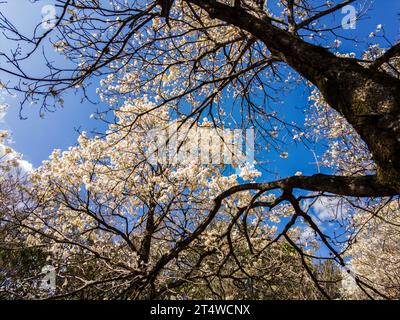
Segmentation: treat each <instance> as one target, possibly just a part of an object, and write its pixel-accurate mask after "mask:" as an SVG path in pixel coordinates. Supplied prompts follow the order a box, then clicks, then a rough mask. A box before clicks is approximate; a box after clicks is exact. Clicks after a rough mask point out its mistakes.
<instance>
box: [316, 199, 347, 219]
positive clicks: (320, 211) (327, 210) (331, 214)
mask: <svg viewBox="0 0 400 320" xmlns="http://www.w3.org/2000/svg"><path fill="white" fill-rule="evenodd" d="M312 209H313V211H314V213H315V214H316V216H317V217H318V219H320V220H321V221H329V220H336V219H343V218H344V217H345V216H344V215H345V212H344V211H343V204H342V199H341V198H338V197H320V198H318V200H317V201H315V203H314V204H313V206H312Z"/></svg>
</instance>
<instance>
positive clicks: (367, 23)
mask: <svg viewBox="0 0 400 320" xmlns="http://www.w3.org/2000/svg"><path fill="white" fill-rule="evenodd" d="M53 3H54V1H39V2H38V3H37V4H32V3H31V2H30V1H29V0H10V1H8V3H0V11H1V12H2V13H3V14H4V15H5V16H6V17H8V18H10V19H11V20H12V21H13V22H14V23H15V25H16V26H18V27H19V28H21V29H22V30H24V31H25V32H26V33H28V34H30V33H32V28H33V26H34V25H36V24H37V23H38V22H40V20H41V8H42V7H43V6H44V5H46V4H53ZM399 13H400V1H399V0H380V1H374V3H373V4H372V6H371V9H370V11H369V13H368V15H367V16H368V18H365V19H364V20H362V21H360V22H359V23H358V25H357V29H356V30H349V31H346V32H347V33H348V35H354V34H355V35H357V37H358V38H359V40H360V41H361V43H360V44H359V45H358V47H354V44H353V43H346V42H344V43H343V46H342V47H341V48H340V51H341V52H360V51H362V49H363V48H365V45H366V43H367V42H368V41H371V39H369V38H368V35H369V34H370V32H372V31H374V30H375V28H376V26H377V25H378V24H383V26H384V27H385V32H386V35H387V37H388V38H389V39H390V40H391V41H396V40H398V38H399V33H400V32H399V30H400V28H399V21H400V16H399V15H398V14H399ZM344 34H345V35H347V34H346V33H344ZM11 47H12V44H11V43H10V42H9V41H7V40H6V39H4V37H3V36H1V35H0V48H1V50H5V49H8V48H11ZM54 59H60V61H62V60H61V59H62V58H61V57H57V55H54ZM42 65H43V61H42V60H41V57H40V56H37V57H34V59H33V60H31V61H30V64H29V65H28V66H27V68H28V71H30V72H31V73H36V74H38V73H39V74H40V72H42V71H43V69H41V68H42V67H41V66H42ZM0 80H2V81H5V80H7V79H6V77H5V76H4V75H3V74H1V73H0ZM96 82H97V80H95V81H93V85H92V93H91V95H92V97H93V98H95V93H94V91H95V88H96V87H97V86H98V83H96ZM63 98H64V100H65V104H64V108H63V109H59V110H57V111H56V112H53V113H50V112H47V113H46V114H45V117H44V118H43V119H42V118H41V117H40V116H39V109H38V106H36V105H31V106H29V105H28V106H25V107H24V109H23V115H24V116H25V117H27V119H26V120H20V118H19V102H20V99H19V97H18V96H16V97H11V96H4V97H3V99H4V100H5V102H6V103H7V104H8V105H9V109H8V112H7V114H6V116H5V118H4V119H3V120H0V129H7V130H10V131H11V132H12V138H13V140H14V143H13V145H12V147H13V148H14V149H16V150H17V151H18V152H20V153H22V154H23V155H24V159H25V160H27V161H29V162H31V163H32V164H33V165H34V166H38V165H40V163H41V162H42V160H44V159H47V158H48V156H49V154H50V153H51V152H52V150H53V149H55V148H58V149H67V148H68V147H69V146H71V145H74V144H75V143H76V138H77V135H78V134H77V132H76V130H77V129H81V130H85V131H90V130H92V129H94V128H104V125H103V124H102V123H100V122H98V121H96V120H91V119H89V116H90V114H92V113H93V112H95V110H96V108H97V107H98V106H95V105H93V104H90V103H88V102H84V103H82V102H81V97H80V95H79V94H78V95H75V94H74V93H73V92H70V93H69V94H68V95H64V97H63ZM306 103H307V95H306V93H305V92H304V90H303V88H298V89H297V90H295V91H294V92H292V93H291V94H289V95H288V96H287V97H286V98H285V102H284V104H283V105H282V107H281V110H283V111H284V113H286V118H287V119H290V120H295V121H297V122H298V123H300V124H301V123H302V122H303V119H304V115H303V112H302V110H303V109H304V106H305V105H306ZM287 151H289V157H288V158H287V159H284V160H283V159H280V158H279V156H277V155H275V156H271V159H270V160H271V161H272V162H271V164H270V165H271V169H272V170H273V171H279V172H280V174H279V175H280V176H288V175H293V174H294V173H295V172H296V171H302V172H303V174H312V173H315V172H316V171H317V169H316V165H315V164H313V162H315V159H314V156H313V154H312V152H311V151H309V150H306V149H305V148H304V147H302V146H301V144H299V145H297V146H296V145H294V144H293V145H291V146H288V150H287ZM321 151H322V147H321V146H320V147H319V149H317V152H318V153H321Z"/></svg>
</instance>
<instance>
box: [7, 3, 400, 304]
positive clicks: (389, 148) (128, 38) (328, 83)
mask: <svg viewBox="0 0 400 320" xmlns="http://www.w3.org/2000/svg"><path fill="white" fill-rule="evenodd" d="M355 3H357V1H356V0H346V1H342V2H339V1H335V2H334V3H333V4H332V1H306V0H294V1H291V0H286V1H278V2H277V5H275V4H271V3H270V2H268V3H267V2H263V1H252V0H243V1H235V2H234V3H233V5H232V3H231V1H216V0H175V1H169V2H168V5H167V4H166V2H163V5H162V6H160V5H159V4H160V2H159V1H133V0H132V1H119V0H114V1H111V2H110V1H84V0H78V1H70V0H66V1H59V3H58V6H59V9H60V13H59V16H58V17H57V18H56V19H55V25H54V28H53V29H51V30H49V31H47V32H45V33H43V34H40V33H38V32H35V34H34V36H33V37H26V36H24V35H22V34H21V33H20V32H19V31H18V30H17V29H16V28H15V27H13V25H12V23H11V22H10V21H8V20H7V19H6V18H5V17H4V16H3V17H2V18H1V22H2V23H1V27H2V28H3V30H4V31H5V32H6V34H7V35H9V36H10V37H12V38H13V39H15V40H16V41H18V43H23V42H25V43H27V44H29V45H31V46H33V48H32V51H29V52H28V53H25V54H24V53H22V52H21V51H19V50H18V51H16V52H13V53H12V54H11V55H9V54H7V53H5V52H3V53H2V55H1V57H2V59H3V61H5V62H7V66H8V67H0V70H1V71H3V72H6V73H7V74H8V75H10V77H15V79H18V80H19V79H22V80H23V81H20V82H18V83H15V82H12V81H11V80H10V82H8V83H3V86H4V87H5V88H6V89H8V90H14V91H18V92H23V93H24V94H25V98H24V101H33V102H37V103H41V108H42V109H49V108H51V106H52V105H53V104H57V103H61V104H62V102H63V100H62V94H63V92H65V91H66V90H70V89H73V88H79V89H81V90H82V91H83V93H84V95H86V90H87V88H88V87H87V86H88V83H89V79H90V78H92V79H93V78H96V77H99V76H101V77H105V79H103V81H102V84H103V86H104V87H103V89H101V90H100V92H99V93H100V96H101V97H102V99H104V100H105V101H107V102H108V103H109V104H110V105H111V106H112V108H111V110H113V109H114V110H117V111H118V110H119V107H120V105H121V103H122V104H125V103H126V100H127V99H132V101H137V99H140V98H142V97H143V96H144V95H145V94H146V95H148V97H149V100H150V101H152V102H153V103H154V105H153V107H152V108H151V110H148V109H146V110H143V111H142V112H137V113H135V116H134V117H133V118H132V117H131V118H130V123H124V124H123V125H121V123H118V121H117V122H116V123H115V124H114V125H115V126H116V128H117V129H116V130H121V131H124V130H128V131H129V130H130V129H131V128H134V127H135V125H136V123H137V122H138V121H141V120H140V119H141V118H142V117H144V116H146V115H147V114H149V113H151V112H152V111H153V110H154V111H155V110H161V111H160V112H161V113H163V112H164V111H163V110H164V109H163V108H167V109H168V110H169V112H170V113H172V114H174V115H175V117H176V118H177V119H180V118H182V117H183V119H184V120H183V122H182V123H183V124H182V126H181V127H184V124H185V123H189V124H191V123H193V122H192V121H195V122H197V121H198V119H200V118H201V116H202V115H208V116H209V117H211V119H212V124H213V126H215V127H223V125H224V123H227V122H228V121H227V120H229V119H234V120H236V121H238V122H240V125H242V126H246V125H248V124H251V125H254V126H255V127H257V129H258V131H259V132H260V133H261V136H262V139H261V141H259V142H260V144H262V143H264V142H265V141H266V142H267V143H269V144H270V145H272V146H276V145H278V144H279V143H278V139H277V138H276V133H275V131H276V130H275V127H276V125H277V124H279V125H280V126H281V127H283V128H285V129H286V130H288V131H291V130H293V129H297V128H295V127H294V126H293V125H292V124H290V123H286V122H285V121H284V120H283V119H280V118H279V117H278V116H277V114H276V113H275V112H274V110H269V109H268V105H269V103H270V102H271V101H272V99H273V98H274V95H275V97H276V96H277V92H278V91H279V89H280V87H281V86H282V85H283V86H289V84H290V82H291V81H292V80H293V79H295V80H299V79H302V80H306V81H308V83H309V84H310V85H311V86H313V87H315V88H316V89H317V91H316V94H315V95H314V96H315V99H316V101H317V105H319V106H320V107H321V108H320V109H317V112H316V113H314V115H316V116H317V120H320V121H321V120H323V119H322V117H319V116H318V112H320V113H319V114H321V112H322V113H325V114H326V113H328V114H331V115H334V116H335V119H337V121H336V122H332V123H330V124H327V125H325V128H326V131H325V132H328V133H329V134H330V136H329V139H330V141H331V142H332V144H331V148H330V151H331V153H330V154H327V156H328V158H329V157H330V159H331V160H332V159H333V160H335V159H338V157H337V156H338V154H337V152H334V150H335V148H337V144H335V143H336V142H337V143H338V144H340V145H341V146H345V145H346V141H349V140H348V136H346V133H347V132H350V133H351V134H352V137H355V138H356V140H355V141H356V143H355V144H356V145H357V146H359V147H360V148H359V149H357V150H361V151H362V152H363V153H362V155H361V156H360V154H359V153H357V152H356V153H354V152H353V151H354V150H352V149H351V148H347V149H345V151H346V152H343V153H342V155H348V156H349V157H350V158H351V159H352V161H353V162H356V163H357V167H359V168H360V170H357V171H352V169H354V167H351V166H350V163H352V162H347V166H346V165H344V166H341V164H345V163H346V161H343V158H342V161H341V162H340V163H339V164H338V167H336V168H335V169H338V170H337V171H336V174H332V175H323V174H315V175H313V176H302V175H297V176H293V177H289V178H286V179H282V180H279V181H272V182H264V183H260V182H257V183H256V182H251V183H246V184H243V183H242V184H237V185H233V183H238V182H237V181H236V182H234V181H232V184H230V183H229V184H226V185H225V186H224V187H226V188H224V190H222V189H221V190H218V192H220V193H219V195H218V196H216V197H212V196H211V195H214V194H215V192H216V190H213V191H212V192H211V193H210V196H209V197H208V198H214V200H213V202H208V204H205V203H204V202H203V203H202V205H203V206H205V207H206V208H207V209H208V211H207V212H208V213H207V215H206V216H205V217H204V218H203V219H202V222H201V223H200V225H199V226H198V228H197V229H193V230H191V231H190V232H189V233H188V235H187V238H186V239H189V240H186V241H184V240H182V241H184V242H183V243H185V246H182V242H179V241H178V242H177V243H176V245H175V246H174V247H173V248H172V250H171V254H172V255H173V254H178V253H179V252H181V251H182V250H183V247H185V248H187V246H188V245H192V244H194V243H196V241H197V239H198V238H199V237H201V236H202V234H203V232H205V230H206V227H208V226H210V225H212V224H214V223H216V222H215V220H218V219H216V216H217V215H218V214H219V213H220V212H221V211H224V210H226V205H225V202H226V201H228V202H231V201H233V202H235V200H234V199H237V197H239V198H240V197H245V198H246V200H247V203H246V204H245V205H243V204H242V205H240V206H239V205H236V211H237V212H236V213H235V214H232V217H233V220H232V221H237V220H238V219H239V218H241V219H242V220H243V221H245V222H244V223H248V221H249V214H250V213H252V212H253V211H257V210H256V209H260V210H261V211H262V210H263V209H264V210H265V209H268V208H274V207H280V206H282V205H288V206H289V208H291V211H290V212H291V215H290V219H288V221H286V222H287V223H286V226H285V228H284V229H283V230H281V231H282V232H280V233H278V235H276V234H274V235H273V236H272V238H273V239H276V240H277V241H280V240H282V239H285V240H286V241H287V243H289V245H290V246H291V247H292V248H294V249H295V251H296V252H297V253H298V254H299V256H300V257H301V260H302V263H303V266H304V268H305V270H306V271H307V273H308V274H309V276H310V278H311V279H312V280H313V282H314V284H315V285H316V287H317V288H318V289H319V290H320V292H321V294H322V295H323V296H324V297H326V298H329V294H327V292H326V290H325V289H324V286H323V284H322V283H323V281H320V279H318V278H317V277H316V276H315V275H314V273H313V270H312V268H311V267H310V266H309V261H308V260H307V259H309V258H318V257H316V256H314V255H311V257H310V254H309V253H307V251H306V250H305V248H304V247H302V246H300V245H299V244H298V243H299V242H298V239H296V241H294V240H293V235H292V234H291V232H293V230H294V229H295V228H296V226H297V225H298V223H300V222H301V223H304V224H306V225H308V227H309V228H310V229H311V231H312V232H313V233H314V234H315V235H316V237H315V238H316V239H318V241H319V242H320V243H321V244H323V245H324V246H325V247H326V248H327V249H328V251H329V252H330V254H331V256H330V259H332V260H335V261H336V262H337V263H339V265H340V266H341V267H343V268H346V267H347V265H346V262H345V259H344V256H345V252H346V250H347V249H348V248H347V247H345V248H343V245H342V244H343V239H342V238H340V237H337V238H335V237H330V236H328V235H327V234H325V233H324V232H323V230H322V228H321V227H320V226H319V225H318V223H316V222H315V219H314V218H313V217H312V215H311V212H312V207H313V205H314V204H315V201H316V200H317V199H318V197H321V196H325V197H332V196H333V195H334V196H335V197H337V199H339V198H340V199H341V200H340V201H341V202H340V203H342V204H343V205H342V206H343V208H344V209H345V211H346V212H347V214H348V216H346V219H345V220H346V222H347V223H348V222H349V221H351V219H352V213H353V212H354V208H356V207H362V208H364V209H367V208H368V206H367V203H368V202H377V203H385V201H386V200H385V199H384V200H382V198H383V197H397V196H398V195H399V191H400V184H399V183H400V182H399V181H400V179H399V178H400V161H399V160H400V146H399V144H400V142H399V141H400V137H399V135H400V133H399V119H400V106H399V101H400V100H399V98H400V97H399V95H400V82H399V79H398V77H399V69H398V56H399V48H400V47H399V44H398V43H397V44H395V45H392V46H391V47H390V48H389V49H388V50H386V51H385V52H379V53H378V55H374V54H371V52H366V53H365V56H363V57H358V58H356V57H350V56H340V55H337V54H335V52H333V51H334V50H333V48H332V47H331V48H327V47H328V44H329V43H330V42H331V41H332V40H334V39H333V38H332V36H330V35H331V34H333V35H335V34H336V33H335V32H336V29H337V28H336V26H335V25H334V22H332V23H331V25H330V27H326V26H325V25H324V24H325V21H324V19H328V18H329V17H334V15H335V14H336V13H337V12H338V11H339V10H341V9H342V8H344V7H345V6H346V5H350V4H355ZM166 8H168V9H167V10H166ZM332 21H333V19H332ZM37 30H38V29H37ZM50 35H51V36H52V38H50ZM315 35H318V37H315ZM311 36H314V37H311ZM54 37H57V40H56V41H54ZM338 38H339V36H338V37H336V40H338ZM46 39H53V42H52V45H53V46H54V48H55V49H56V50H57V51H59V52H62V53H63V54H64V55H65V56H66V57H67V58H68V59H69V62H71V63H72V66H73V67H72V68H70V67H65V68H62V67H57V66H56V65H55V64H52V63H50V62H49V63H48V64H47V66H48V68H49V73H48V75H47V76H44V77H35V76H34V75H29V74H27V73H26V72H25V71H24V68H23V64H24V63H25V61H26V60H27V59H30V57H32V55H33V54H35V52H36V51H38V50H39V48H40V47H41V45H42V43H43V42H44V41H45V40H46ZM306 39H307V40H306ZM309 39H311V40H309ZM293 71H294V72H295V73H293ZM285 81H286V83H288V84H286V83H285ZM3 82H4V81H3ZM260 105H261V107H260ZM108 111H110V110H107V111H105V112H99V113H98V114H97V116H98V117H100V118H102V119H104V120H107V121H109V112H108ZM312 112H313V110H311V113H312ZM238 114H239V116H238ZM193 119H194V120H193ZM317 123H318V122H317ZM319 124H320V125H322V126H324V124H323V123H322V122H319ZM338 124H343V128H342V130H339V131H338V130H337V128H338ZM335 126H336V130H333V129H335ZM303 133H304V132H303ZM335 135H336V136H335ZM335 139H336V141H334V140H335ZM346 139H347V140H346ZM96 143H97V142H96ZM94 151H96V150H93V152H94ZM341 151H342V149H341V150H340V152H341ZM352 152H353V154H357V156H358V158H356V159H355V158H354V157H352V156H351V155H352ZM350 158H349V159H350ZM328 161H329V159H328ZM53 163H54V162H53ZM332 163H333V162H331V164H332ZM228 187H229V188H228ZM76 188H77V186H75V193H77V191H78V190H77V189H76ZM294 189H300V190H303V191H306V192H307V193H306V192H303V193H301V194H299V193H296V192H294ZM274 192H276V193H277V195H276V198H275V199H274V200H273V201H272V202H270V201H264V200H263V197H264V196H265V194H268V193H274ZM308 192H312V193H311V194H309V193H308ZM313 201H314V202H313ZM338 201H339V200H337V201H336V203H339V202H338ZM146 203H147V205H149V204H151V203H152V202H151V201H150V202H148V201H146ZM310 204H311V205H310ZM150 207H151V206H150ZM203 210H204V209H203ZM232 210H233V209H232ZM49 214H50V215H51V211H50V212H49ZM236 217H237V218H236ZM337 222H338V223H341V221H339V220H338V221H337ZM87 223H89V222H87ZM348 226H349V225H347V226H345V227H346V228H347V229H346V228H345V229H346V231H350V232H352V231H354V230H353V229H351V228H348ZM350 226H351V224H350ZM350 229H351V230H350ZM245 230H246V229H245ZM230 231H232V232H233V230H230ZM246 232H247V231H246ZM246 232H245V234H246ZM244 236H245V237H246V235H244ZM121 237H122V235H121ZM251 240H252V239H250V240H249V239H247V242H248V245H249V250H250V251H251V250H252V247H253V246H254V242H253V241H251ZM272 242H273V243H275V242H276V241H275V242H274V240H272ZM145 247H146V246H145ZM160 254H161V260H160V261H164V262H165V261H166V260H163V259H167V258H166V257H171V255H170V254H167V253H160ZM167 260H168V259H167ZM164 262H163V263H164ZM236 262H237V261H236ZM237 264H238V265H240V263H237ZM355 280H356V283H357V285H358V286H359V287H360V289H361V290H363V292H364V291H366V290H370V291H372V292H373V293H374V295H378V296H383V297H387V296H386V295H385V294H384V293H382V292H381V291H380V290H378V289H376V288H373V287H372V286H371V285H370V284H369V283H368V282H367V281H365V279H363V278H360V277H359V276H358V275H357V274H356V275H355ZM367 293H368V292H367ZM369 296H371V294H369Z"/></svg>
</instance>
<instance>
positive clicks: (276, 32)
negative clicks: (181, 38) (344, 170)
mask: <svg viewBox="0 0 400 320" xmlns="http://www.w3.org/2000/svg"><path fill="white" fill-rule="evenodd" d="M187 2H190V3H193V4H196V5H198V6H199V7H201V8H203V9H204V10H206V11H207V12H208V13H209V15H210V16H211V17H213V18H218V19H220V20H222V21H225V22H227V23H229V24H232V25H234V26H237V27H238V28H240V29H242V30H245V31H247V32H249V33H251V34H252V35H253V36H254V37H256V38H257V39H259V40H261V41H263V42H264V43H265V45H266V46H267V47H268V49H269V50H270V51H271V52H272V53H273V54H274V55H277V56H279V57H280V58H281V59H282V60H283V61H284V62H286V63H287V64H288V65H289V66H290V67H292V68H293V69H294V70H296V71H297V72H298V73H299V74H301V75H302V76H303V77H304V78H306V79H307V80H309V81H311V82H312V83H313V84H314V85H315V86H316V87H317V88H318V89H319V90H320V91H321V93H322V95H323V96H324V98H325V100H326V101H327V102H328V103H329V105H330V106H331V107H332V108H334V109H335V110H337V111H338V112H340V113H341V114H342V115H343V116H344V117H345V118H346V119H347V121H348V122H349V123H350V124H351V125H352V126H353V127H354V129H355V130H356V131H357V133H358V134H359V135H360V136H361V138H362V139H363V140H364V141H365V142H366V144H367V145H368V148H369V150H370V152H371V154H372V156H373V159H374V161H375V162H376V164H377V179H378V182H379V183H381V184H382V185H385V186H387V188H388V190H389V189H390V190H393V189H395V190H396V191H397V192H398V193H399V192H400V102H399V101H400V81H399V80H398V79H396V78H394V77H391V76H390V75H388V74H385V73H383V72H380V71H377V70H375V69H374V68H370V69H368V68H366V67H363V66H361V65H359V64H358V63H357V62H356V61H354V60H350V59H343V58H339V57H336V56H335V55H334V54H332V53H330V52H329V51H328V50H326V49H324V48H321V47H319V46H315V45H313V44H310V43H307V42H305V41H303V40H302V39H300V38H299V37H297V36H296V35H294V34H292V33H289V32H287V31H285V30H282V29H279V28H278V27H275V26H274V25H272V24H271V23H270V21H269V20H268V19H260V18H257V17H255V16H253V15H251V14H250V13H248V12H246V10H244V9H242V8H233V7H229V6H227V5H224V4H221V3H219V2H217V1H215V0H207V1H204V0H188V1H187Z"/></svg>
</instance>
